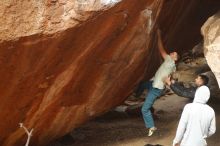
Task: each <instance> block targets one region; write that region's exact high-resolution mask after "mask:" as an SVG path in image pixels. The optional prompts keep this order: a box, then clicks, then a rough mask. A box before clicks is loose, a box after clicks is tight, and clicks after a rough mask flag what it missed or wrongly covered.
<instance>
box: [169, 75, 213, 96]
mask: <svg viewBox="0 0 220 146" xmlns="http://www.w3.org/2000/svg"><path fill="white" fill-rule="evenodd" d="M165 82H166V83H167V85H168V86H170V88H171V89H172V90H173V92H174V93H176V94H177V95H179V96H183V97H187V98H190V99H193V98H194V96H195V93H196V90H197V88H198V87H200V86H202V85H207V84H208V82H209V78H208V77H207V76H206V75H202V74H200V75H198V76H197V78H196V79H195V86H190V87H185V86H183V85H182V84H181V83H180V82H177V81H175V80H173V79H171V78H170V77H168V78H167V79H166V81H165Z"/></svg>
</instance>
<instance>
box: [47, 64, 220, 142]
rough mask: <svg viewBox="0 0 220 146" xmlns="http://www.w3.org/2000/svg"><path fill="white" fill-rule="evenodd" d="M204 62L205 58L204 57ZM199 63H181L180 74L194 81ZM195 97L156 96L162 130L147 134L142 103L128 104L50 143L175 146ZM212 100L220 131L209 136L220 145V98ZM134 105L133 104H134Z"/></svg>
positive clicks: (209, 140) (158, 121)
mask: <svg viewBox="0 0 220 146" xmlns="http://www.w3.org/2000/svg"><path fill="white" fill-rule="evenodd" d="M199 62H200V65H202V64H203V62H202V61H201V60H200V61H199ZM197 69H198V64H196V63H194V64H190V67H189V66H188V67H186V66H185V65H184V66H182V67H180V70H179V74H180V75H181V77H180V78H181V79H182V80H184V81H186V82H187V81H192V80H193V79H194V77H195V75H194V73H193V72H194V71H195V70H197ZM189 102H192V101H191V100H189V99H187V98H183V97H179V96H177V95H176V94H171V95H165V96H162V97H161V98H159V99H158V100H156V102H155V104H154V108H155V113H156V115H157V116H156V117H155V124H156V126H157V127H158V131H157V132H156V133H155V134H154V135H153V136H152V137H148V136H147V130H146V129H145V126H144V122H143V119H142V116H141V112H140V106H139V107H135V108H128V109H127V110H126V112H119V111H116V110H112V111H110V112H108V113H106V114H104V115H103V116H100V117H98V118H96V119H94V120H92V121H89V122H87V123H86V124H85V125H83V126H81V127H80V128H77V129H75V130H74V131H72V132H71V133H70V134H69V135H67V136H65V137H63V138H61V139H58V140H56V141H55V142H53V143H51V144H50V145H49V146H145V145H147V144H152V145H156V144H159V145H163V146H171V145H172V141H173V138H174V136H175V132H176V128H177V125H178V121H179V118H180V116H181V112H182V109H183V107H184V105H185V104H187V103H189ZM209 104H210V105H211V106H212V107H213V108H214V110H215V112H216V121H217V123H216V125H217V131H216V133H215V135H213V136H212V137H211V138H209V139H208V140H207V141H208V145H209V146H220V138H219V137H220V127H219V126H218V125H220V101H217V102H216V100H211V102H209ZM131 107H132V106H131Z"/></svg>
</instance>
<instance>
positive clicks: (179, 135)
mask: <svg viewBox="0 0 220 146" xmlns="http://www.w3.org/2000/svg"><path fill="white" fill-rule="evenodd" d="M188 113H189V111H188V106H187V105H186V106H185V107H184V109H183V113H182V115H181V118H180V122H179V125H178V128H177V131H176V137H175V139H174V140H173V146H176V145H178V144H180V142H181V141H182V138H183V135H184V133H185V131H186V126H187V123H188Z"/></svg>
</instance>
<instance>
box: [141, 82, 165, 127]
mask: <svg viewBox="0 0 220 146" xmlns="http://www.w3.org/2000/svg"><path fill="white" fill-rule="evenodd" d="M145 85H146V86H145V87H147V89H148V94H147V97H146V99H145V101H144V104H143V106H142V108H141V112H142V115H143V119H144V123H145V126H146V127H147V128H151V127H154V120H153V117H152V113H151V111H150V108H151V107H152V106H153V104H154V101H155V100H156V98H157V97H159V96H160V95H161V93H162V91H163V90H162V89H157V88H154V87H153V86H152V82H151V81H149V82H147V83H146V84H145Z"/></svg>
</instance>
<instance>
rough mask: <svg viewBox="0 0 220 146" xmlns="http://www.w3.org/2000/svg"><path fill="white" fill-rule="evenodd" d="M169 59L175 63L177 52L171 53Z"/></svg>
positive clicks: (177, 56) (177, 57)
mask: <svg viewBox="0 0 220 146" xmlns="http://www.w3.org/2000/svg"><path fill="white" fill-rule="evenodd" d="M170 57H171V58H172V59H173V60H174V61H177V60H178V59H179V55H178V53H177V52H171V53H170Z"/></svg>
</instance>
